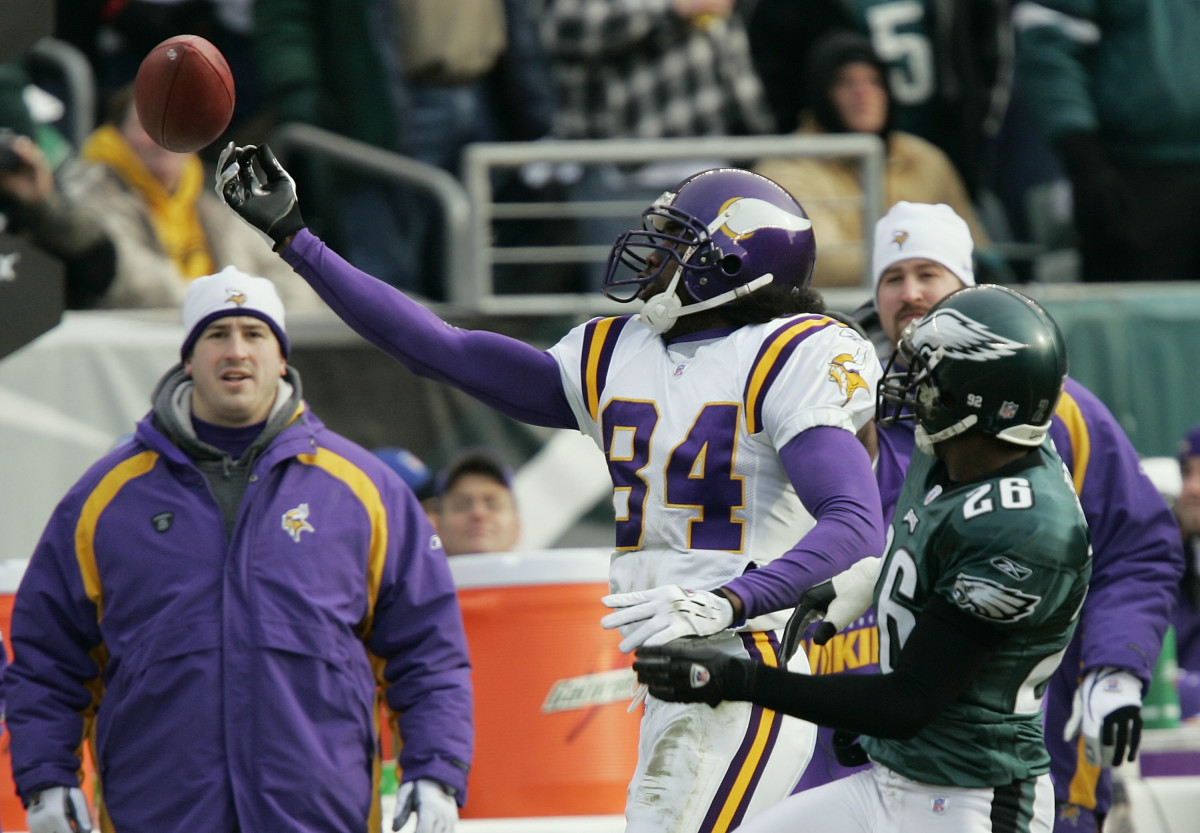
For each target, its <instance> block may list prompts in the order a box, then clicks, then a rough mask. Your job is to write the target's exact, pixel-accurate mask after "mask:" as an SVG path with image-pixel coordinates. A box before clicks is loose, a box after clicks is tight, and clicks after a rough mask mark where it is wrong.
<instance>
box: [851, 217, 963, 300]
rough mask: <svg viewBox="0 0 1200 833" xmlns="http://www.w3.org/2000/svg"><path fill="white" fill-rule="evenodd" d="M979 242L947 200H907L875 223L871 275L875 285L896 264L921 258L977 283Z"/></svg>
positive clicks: (959, 277) (961, 278)
mask: <svg viewBox="0 0 1200 833" xmlns="http://www.w3.org/2000/svg"><path fill="white" fill-rule="evenodd" d="M974 249H975V243H974V241H973V240H971V229H970V228H969V227H968V226H967V221H966V220H964V219H963V218H962V217H959V216H958V214H956V213H955V211H954V209H953V208H951V207H950V206H948V205H946V204H945V203H938V204H937V205H931V204H929V203H922V202H904V201H903V200H902V201H900V202H898V203H896V204H895V205H893V206H892V207H891V209H890V210H889V211H888V213H887V214H884V215H883V216H882V217H880V218H879V222H877V223H876V224H875V248H874V250H873V254H872V260H871V274H872V275H873V276H874V278H875V287H876V289H878V288H879V279H880V277H882V276H883V273H884V271H886V270H887V269H888V268H889V267H890V266H891V265H892V264H894V263H898V262H899V261H901V260H908V259H909V258H913V257H917V258H923V259H925V260H932V261H934V262H935V263H940V264H942V265H943V266H945V267H946V268H947V269H949V270H950V271H951V272H953V273H954V276H955V277H956V278H958V279H959V280H960V281H962V284H963V286H974V285H975V267H974V266H973V265H972V263H971V253H972V252H973V251H974Z"/></svg>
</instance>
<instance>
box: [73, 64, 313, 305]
mask: <svg viewBox="0 0 1200 833" xmlns="http://www.w3.org/2000/svg"><path fill="white" fill-rule="evenodd" d="M82 158H83V161H84V162H85V163H87V164H86V165H85V166H83V167H82V168H81V169H80V170H79V171H78V172H77V173H76V174H75V175H73V176H71V177H70V178H68V179H66V180H64V182H63V191H64V194H65V196H66V197H67V199H68V200H70V201H72V202H74V203H75V204H76V205H79V206H81V207H84V208H86V209H88V210H89V211H91V212H93V214H94V216H95V217H96V218H97V219H98V220H99V221H100V222H101V223H102V225H103V227H104V230H105V232H106V234H107V235H108V237H109V239H111V241H112V243H113V245H114V246H115V247H116V274H115V277H114V279H113V281H112V283H111V284H110V285H109V287H108V289H107V291H106V292H105V293H104V294H103V295H102V296H101V297H100V298H99V300H98V303H97V305H98V306H100V307H110V308H131V307H139V308H142V307H166V308H172V307H173V308H179V307H180V306H181V305H182V304H183V299H184V296H185V295H186V293H187V290H188V285H189V283H190V282H191V281H192V280H193V279H195V278H198V277H200V276H202V275H209V274H212V273H213V272H217V271H220V270H221V269H223V268H224V267H226V266H236V267H238V268H239V269H241V270H243V271H246V272H251V273H253V274H256V275H264V276H266V277H268V278H270V279H271V280H272V281H273V282H274V283H275V285H276V287H277V288H278V290H279V293H280V295H282V296H283V298H284V300H285V301H286V302H287V304H288V306H289V308H290V309H291V310H292V311H293V313H302V312H309V311H313V310H316V309H319V308H320V301H319V299H318V298H317V297H316V294H315V293H314V292H313V291H312V290H311V289H309V288H308V287H307V286H305V284H304V281H302V280H299V279H298V278H297V277H296V275H295V274H294V273H292V272H291V270H289V269H286V268H280V264H279V259H278V258H277V257H275V256H274V255H273V254H272V253H271V245H270V243H269V242H268V241H267V240H266V239H265V238H264V237H262V236H261V235H259V234H256V233H255V232H254V231H253V230H251V229H247V228H246V227H245V224H244V223H238V222H234V221H233V220H231V219H230V217H229V212H228V211H226V210H225V209H224V208H223V207H222V205H221V200H220V198H218V197H217V195H216V194H214V193H213V192H212V189H211V188H209V187H208V179H207V177H206V175H205V171H204V165H203V163H202V162H201V161H200V157H199V156H197V155H196V154H194V153H173V152H171V151H169V150H164V149H163V148H161V147H159V146H158V145H156V144H155V143H154V141H153V140H152V139H151V138H150V136H149V134H147V133H146V131H145V130H144V129H143V128H142V125H141V122H139V121H138V117H137V111H136V108H135V107H134V103H133V90H132V87H126V88H125V89H123V90H122V91H121V92H120V93H118V94H117V95H116V96H114V98H113V100H112V102H111V104H110V108H109V115H108V119H107V120H106V121H105V123H104V124H101V125H100V126H99V127H97V128H96V129H95V130H94V131H93V132H92V134H91V135H90V136H89V137H88V139H87V142H86V143H85V144H84V146H83V148H82Z"/></svg>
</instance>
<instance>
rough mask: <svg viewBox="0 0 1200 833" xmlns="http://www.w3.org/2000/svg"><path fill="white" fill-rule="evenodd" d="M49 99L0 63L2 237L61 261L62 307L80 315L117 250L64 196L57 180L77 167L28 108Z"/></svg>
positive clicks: (108, 274)
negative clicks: (21, 241)
mask: <svg viewBox="0 0 1200 833" xmlns="http://www.w3.org/2000/svg"><path fill="white" fill-rule="evenodd" d="M48 96H49V93H47V92H45V91H44V90H41V89H39V88H37V87H34V86H33V85H32V84H31V83H30V80H29V77H28V75H27V73H26V72H25V70H24V69H23V68H22V66H21V64H20V63H19V62H11V63H8V64H3V65H0V232H8V233H10V234H17V235H21V236H23V237H25V238H27V239H28V240H29V241H30V242H32V243H33V244H34V245H36V246H37V247H39V248H40V249H42V250H43V251H45V252H46V253H47V254H51V255H53V256H55V257H57V258H58V259H60V260H61V261H62V262H63V265H64V267H65V270H66V298H65V299H64V300H65V303H66V306H67V308H68V309H86V308H88V307H90V306H92V305H94V304H95V303H96V301H97V299H99V298H100V297H101V296H102V295H103V294H104V292H105V291H106V290H107V289H108V286H109V284H110V283H112V279H113V274H114V269H115V264H116V250H115V249H114V248H113V244H112V241H111V240H110V239H109V238H108V235H107V234H106V233H105V231H104V227H103V226H102V224H101V223H100V221H99V220H98V219H97V218H96V217H94V216H93V215H91V214H89V213H88V212H86V211H84V210H82V208H81V207H80V206H78V205H75V204H74V203H73V202H71V201H69V200H66V199H64V198H63V196H62V193H61V190H60V188H59V183H58V179H57V177H58V175H59V174H60V173H62V172H65V171H67V170H70V169H71V167H72V166H73V165H75V164H76V161H75V160H74V159H73V158H72V149H71V147H70V144H69V143H68V142H67V140H66V139H65V138H64V137H63V136H62V134H61V133H59V132H58V131H57V130H55V129H54V128H53V127H52V126H50V125H48V124H46V123H45V121H46V120H45V119H39V118H35V115H34V113H33V112H32V111H31V110H30V108H29V106H28V105H27V104H26V100H27V99H29V100H31V101H33V102H34V108H35V109H36V108H38V107H39V106H47V97H48ZM56 103H57V105H58V106H59V107H61V102H56Z"/></svg>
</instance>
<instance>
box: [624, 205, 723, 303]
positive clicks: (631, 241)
mask: <svg viewBox="0 0 1200 833" xmlns="http://www.w3.org/2000/svg"><path fill="white" fill-rule="evenodd" d="M674 198H675V195H674V194H673V193H671V192H667V193H665V194H663V195H662V196H661V197H659V198H658V200H656V201H655V203H654V204H653V205H651V206H650V207H649V208H647V209H646V210H645V211H643V212H642V228H641V229H633V230H630V231H627V232H625V233H623V234H622V235H621V236H620V237H618V238H617V240H616V242H615V243H613V247H612V251H611V252H610V253H609V256H608V265H607V267H606V269H605V276H604V294H605V295H607V296H608V297H609V298H612V299H613V300H614V301H619V302H621V303H627V302H629V301H633V300H635V299H636V298H637V297H638V293H639V292H641V290H642V287H644V286H646V285H648V284H651V283H653V282H654V281H655V280H656V279H657V278H658V277H659V275H661V274H662V273H663V271H664V270H665V269H666V268H667V267H668V266H670V265H672V264H677V265H678V266H679V270H680V273H681V274H682V273H686V275H685V280H684V286H685V287H689V288H690V287H691V286H693V285H700V286H703V285H704V284H706V283H708V281H709V279H710V277H716V275H717V273H718V272H721V271H725V274H727V275H736V274H737V272H738V271H739V270H740V269H741V260H740V258H738V257H736V256H728V257H727V256H726V255H725V254H724V253H723V252H722V251H721V250H720V249H719V248H717V246H716V243H715V242H714V241H713V239H712V236H711V235H710V234H709V231H708V229H707V228H705V226H704V225H703V223H701V221H700V220H698V219H697V218H695V217H693V216H691V215H689V214H687V213H685V212H683V211H680V210H679V209H677V208H675V207H674V206H673V205H671V204H670V202H669V200H673V199H674ZM656 254H657V255H658V258H657V260H658V263H657V264H656V265H655V266H654V268H653V269H652V270H651V269H650V266H651V259H652V256H653V255H656ZM621 267H625V268H626V269H628V270H630V271H631V272H632V273H633V274H632V276H630V277H617V275H618V272H619V270H620V268H621ZM647 270H649V271H647ZM689 294H691V293H690V292H689ZM693 300H700V299H699V298H697V297H695V296H694V295H693Z"/></svg>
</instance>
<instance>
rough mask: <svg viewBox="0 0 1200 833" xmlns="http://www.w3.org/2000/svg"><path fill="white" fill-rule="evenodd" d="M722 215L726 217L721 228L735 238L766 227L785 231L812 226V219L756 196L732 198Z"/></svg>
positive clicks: (805, 228)
mask: <svg viewBox="0 0 1200 833" xmlns="http://www.w3.org/2000/svg"><path fill="white" fill-rule="evenodd" d="M720 217H721V218H723V219H724V222H723V223H722V224H721V230H722V231H724V232H725V234H726V235H728V236H729V237H730V238H732V239H734V240H739V239H741V238H743V237H749V236H750V235H751V234H754V232H756V231H758V230H759V229H764V228H781V229H783V230H785V231H808V230H809V229H810V228H812V222H811V221H810V220H808V219H806V218H804V217H801V216H799V215H797V214H790V213H788V212H787V211H784V210H783V209H782V208H780V207H779V206H777V205H771V203H769V202H767V201H766V200H760V199H755V198H754V197H738V198H736V199H732V200H730V201H729V202H728V203H727V204H726V206H725V208H724V209H722V210H721V214H720Z"/></svg>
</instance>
